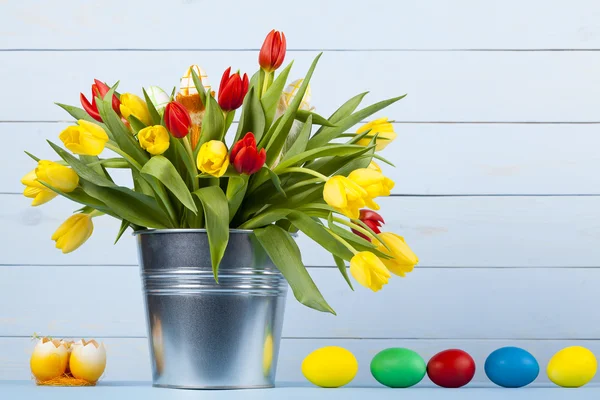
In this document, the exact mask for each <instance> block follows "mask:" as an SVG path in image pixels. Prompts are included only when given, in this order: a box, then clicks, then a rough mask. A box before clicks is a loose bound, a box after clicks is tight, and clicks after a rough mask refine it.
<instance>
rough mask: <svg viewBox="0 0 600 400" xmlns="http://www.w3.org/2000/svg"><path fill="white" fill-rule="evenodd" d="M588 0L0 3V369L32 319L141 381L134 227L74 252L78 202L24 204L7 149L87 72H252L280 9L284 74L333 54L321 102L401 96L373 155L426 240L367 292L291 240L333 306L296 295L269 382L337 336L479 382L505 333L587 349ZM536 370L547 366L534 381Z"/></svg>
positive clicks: (17, 364) (8, 371)
mask: <svg viewBox="0 0 600 400" xmlns="http://www.w3.org/2000/svg"><path fill="white" fill-rule="evenodd" d="M599 21H600V3H599V2H598V1H596V0H556V1H548V0H528V1H522V0H505V1H502V2H489V1H480V0H419V1H410V0H393V1H392V0H387V1H384V0H371V1H370V2H369V3H368V5H367V3H365V2H364V1H354V0H335V1H332V0H330V1H323V0H305V1H303V2H284V1H278V2H275V1H268V0H254V1H244V0H235V1H234V0H230V1H227V2H220V1H210V2H209V1H199V0H184V1H172V2H166V1H158V0H152V1H149V0H135V1H116V0H102V1H99V0H98V1H74V0H70V1H69V0H61V1H17V0H4V1H0V87H1V88H2V101H1V102H0V139H1V143H2V147H3V149H4V151H3V153H2V158H1V159H2V165H1V166H2V168H0V191H1V193H0V204H2V207H1V208H0V221H1V222H2V232H3V233H2V240H1V241H0V243H1V246H2V248H1V250H2V252H1V254H2V255H1V256H0V264H1V265H0V379H28V378H29V367H28V354H29V352H30V351H31V348H32V342H31V340H30V336H31V335H32V334H33V333H34V332H41V333H44V334H47V335H53V336H58V337H62V336H67V337H96V338H98V339H101V340H103V341H105V343H106V344H107V346H108V348H109V364H108V368H107V371H106V377H105V379H107V380H148V379H149V378H150V371H149V361H148V350H147V345H146V340H145V335H146V333H145V327H144V321H143V318H144V316H143V310H142V308H143V304H142V297H141V291H140V281H139V277H138V269H137V266H136V263H137V260H136V254H135V248H134V242H133V239H132V238H131V237H126V238H124V240H122V241H121V242H120V243H119V244H118V245H116V246H115V247H112V246H111V243H112V241H113V239H114V235H115V233H116V230H117V228H118V224H117V223H115V222H114V221H110V220H108V219H98V220H97V223H96V229H95V232H94V235H93V237H92V238H91V239H90V240H89V242H88V243H87V244H86V245H85V246H84V247H83V248H81V249H80V251H78V252H76V253H73V254H70V255H67V256H63V255H62V254H61V253H60V252H59V251H57V250H56V249H54V248H53V244H54V243H53V242H51V241H50V239H49V238H50V235H51V234H52V232H53V231H54V230H55V229H56V227H57V226H58V225H59V224H60V223H61V222H62V220H64V219H65V218H66V217H67V216H68V215H69V214H70V213H71V212H72V210H73V209H74V207H73V205H71V204H69V203H68V202H67V201H65V200H54V201H53V202H51V203H49V204H47V205H45V206H43V207H39V208H35V209H34V208H31V207H29V201H28V200H27V199H25V198H23V197H22V196H21V195H20V193H21V191H22V186H21V185H20V183H19V179H20V177H21V176H22V175H24V174H25V173H26V172H27V171H28V170H30V169H31V168H32V163H31V161H30V160H29V159H28V158H27V157H26V156H25V155H24V154H23V153H22V152H21V150H24V149H28V150H30V151H32V152H33V153H34V154H37V155H38V156H41V157H52V152H51V151H50V149H49V148H48V147H47V146H46V145H45V141H44V139H47V138H49V139H54V140H56V137H57V135H58V133H59V132H60V131H61V130H62V129H63V128H64V127H65V126H66V125H67V124H68V123H69V122H70V121H69V117H68V115H66V114H65V113H63V112H61V110H60V109H59V108H58V107H55V106H54V105H53V104H52V103H53V102H54V101H60V102H64V103H70V104H78V96H79V92H80V91H83V92H84V93H86V94H87V93H88V91H89V87H90V85H91V83H92V79H93V78H100V79H102V80H105V81H108V82H114V81H116V80H121V86H120V89H121V90H126V91H134V92H139V91H140V90H141V89H140V88H141V86H142V85H150V84H155V85H160V86H163V87H165V88H171V87H173V86H174V85H177V83H178V78H179V76H180V75H181V74H182V73H183V71H184V70H185V69H186V67H187V66H188V65H190V64H193V63H197V64H200V65H201V66H203V67H204V68H205V69H206V70H207V71H208V74H209V79H210V82H211V83H212V84H213V85H217V84H218V81H219V78H220V74H221V72H222V71H223V70H224V69H225V68H226V67H227V66H229V65H232V66H233V67H234V69H235V68H240V69H241V70H242V71H248V72H251V71H254V70H256V60H257V50H258V48H259V47H260V45H261V43H262V40H263V38H264V36H265V34H266V33H267V32H268V31H269V30H270V29H271V28H272V27H274V28H277V29H280V30H283V31H285V33H286V35H287V37H288V48H289V53H288V57H287V60H288V61H289V60H291V59H295V60H296V63H295V65H294V69H293V72H292V74H291V76H292V77H294V78H296V77H301V76H303V74H304V73H305V71H306V68H307V66H308V64H309V63H310V61H311V60H312V58H313V57H314V56H315V54H316V53H317V52H318V51H320V50H325V54H324V56H323V58H322V61H321V63H320V65H319V68H318V69H317V73H316V74H315V77H314V81H313V84H312V88H313V103H314V105H315V106H316V107H317V111H318V112H319V113H321V114H323V115H329V114H330V113H331V112H332V111H333V110H334V109H335V108H336V107H337V106H338V105H339V104H341V103H342V102H343V101H344V100H345V99H347V98H349V97H350V96H352V95H354V94H356V93H359V92H361V91H364V90H370V91H371V94H370V95H369V96H368V98H367V100H368V101H370V102H375V101H378V100H381V99H383V98H387V97H392V96H396V95H398V94H402V93H405V92H406V93H408V97H407V98H406V99H405V100H402V101H401V102H399V103H397V104H396V105H394V106H392V107H390V109H389V110H388V111H387V112H386V113H385V114H381V115H382V116H383V115H385V116H388V117H390V118H391V119H394V120H396V123H395V128H396V131H397V132H398V135H399V137H398V140H397V141H396V142H394V143H393V144H392V145H390V146H389V148H388V149H387V150H386V152H385V153H384V155H385V156H387V157H388V158H391V159H393V160H394V161H395V162H396V164H397V167H398V168H397V169H395V170H392V169H388V170H387V171H386V173H387V174H389V175H390V176H392V177H393V178H394V179H395V180H396V182H397V186H396V188H395V189H394V194H393V196H392V197H390V198H387V199H384V200H382V201H381V204H382V213H383V215H384V216H385V218H386V220H387V222H388V224H387V226H386V228H387V229H389V230H393V231H395V232H397V233H400V234H402V235H404V236H405V237H406V239H407V241H408V243H409V244H410V245H411V246H412V247H413V248H414V250H415V251H416V252H417V254H418V255H419V256H420V258H421V264H420V265H419V267H418V268H417V269H416V270H415V272H414V273H412V274H411V275H409V277H407V278H406V279H399V278H397V279H393V280H392V282H391V283H390V285H389V286H387V287H385V289H384V290H383V291H382V292H380V293H377V294H373V293H371V292H369V291H367V290H363V289H362V288H358V290H357V291H356V292H355V293H352V292H351V291H349V289H348V288H347V286H346V285H345V283H344V282H343V280H342V278H341V277H340V276H339V273H338V272H337V271H336V270H335V269H333V268H332V267H333V262H332V261H331V260H330V258H329V257H327V255H326V254H324V253H323V252H320V251H319V250H318V249H315V248H314V247H312V246H310V245H309V244H308V242H307V241H305V240H304V239H300V241H301V245H302V248H303V249H304V250H305V253H304V254H305V262H306V264H307V265H309V266H310V272H311V274H312V276H313V277H314V279H315V281H316V282H317V284H319V285H320V287H321V288H322V290H323V292H324V294H325V296H326V298H327V299H328V300H329V301H330V303H331V305H332V306H333V307H334V308H335V309H336V310H337V312H338V316H337V317H333V316H330V315H324V314H319V313H317V312H313V311H311V310H308V309H305V308H303V307H301V306H299V305H298V304H297V303H296V302H295V301H294V300H293V298H290V301H289V302H288V309H287V314H286V322H285V329H284V336H285V338H284V340H283V345H282V350H281V355H280V368H279V374H278V378H279V380H280V381H301V380H302V377H301V374H300V368H299V365H300V363H301V361H302V358H303V357H304V356H305V355H306V354H308V353H309V352H310V351H312V350H313V349H316V348H318V347H320V346H324V345H334V344H335V345H341V346H345V347H347V348H348V349H350V350H352V351H353V352H354V353H355V354H356V355H357V357H358V358H359V362H360V372H359V377H358V379H357V380H356V381H355V384H367V385H370V384H374V383H375V381H374V380H373V379H372V378H371V377H370V374H369V371H368V365H369V361H370V359H371V357H372V356H373V355H374V354H376V353H377V352H378V351H380V350H382V349H384V348H386V347H390V346H405V347H410V348H413V349H415V350H417V351H418V352H420V353H421V355H422V356H423V357H424V358H425V359H428V357H430V356H431V355H433V354H435V353H436V352H438V351H440V350H443V349H446V348H450V347H460V348H463V349H465V350H467V351H469V352H471V354H472V355H473V356H474V358H475V359H476V361H477V363H478V365H479V370H478V373H477V375H476V378H475V380H476V381H478V382H485V380H486V379H485V376H484V375H483V372H482V365H483V361H484V360H485V357H486V356H487V355H488V354H489V353H490V352H491V351H492V350H494V349H495V348H497V347H500V346H504V345H517V346H522V347H524V348H526V349H529V350H530V351H531V352H532V353H533V354H534V355H535V356H536V357H538V359H539V361H540V363H541V364H542V368H544V366H545V363H546V362H547V360H548V359H549V357H550V356H551V355H552V354H553V353H554V352H555V351H557V350H559V349H560V348H562V347H563V346H566V345H575V344H581V345H584V346H588V347H589V348H591V349H592V350H593V351H595V352H596V354H597V355H600V343H599V342H598V341H597V339H598V338H599V337H600V316H599V314H598V312H597V304H598V300H599V296H598V282H600V270H599V269H597V267H598V266H600V246H599V245H598V241H599V239H600V209H599V207H600V201H599V197H598V196H600V174H598V170H599V168H600V153H599V150H598V149H599V147H600V134H599V132H598V129H599V126H598V124H599V123H600V115H599V111H598V110H599V108H598V104H599V103H598V99H599V98H600V78H599V76H600V53H599V49H600V22H599ZM544 375H545V374H544V373H542V374H541V376H540V378H539V381H540V382H544V381H547V379H546V377H545V376H544Z"/></svg>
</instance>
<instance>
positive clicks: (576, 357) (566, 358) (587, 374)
mask: <svg viewBox="0 0 600 400" xmlns="http://www.w3.org/2000/svg"><path fill="white" fill-rule="evenodd" d="M597 368H598V363H597V361H596V357H594V353H592V352H591V351H589V350H588V349H586V348H585V347H581V346H572V347H566V348H564V349H562V350H561V351H559V352H558V353H556V354H555V355H554V356H552V358H551V359H550V362H549V363H548V367H547V368H546V373H547V374H548V378H549V379H550V380H551V381H552V382H554V383H555V384H557V385H558V386H562V387H580V386H583V385H585V384H586V383H588V382H589V381H591V380H592V378H593V377H594V375H596V369H597Z"/></svg>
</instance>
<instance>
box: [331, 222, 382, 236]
mask: <svg viewBox="0 0 600 400" xmlns="http://www.w3.org/2000/svg"><path fill="white" fill-rule="evenodd" d="M333 221H334V222H337V223H340V224H342V225H346V226H347V227H348V228H351V229H354V230H356V231H358V232H360V233H362V234H363V235H365V236H367V237H370V238H372V239H377V237H376V236H373V235H372V234H371V232H369V231H368V230H366V229H365V228H363V227H362V226H360V225H357V224H355V223H353V222H350V221H346V220H345V219H342V218H338V217H333Z"/></svg>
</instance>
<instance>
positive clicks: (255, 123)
mask: <svg viewBox="0 0 600 400" xmlns="http://www.w3.org/2000/svg"><path fill="white" fill-rule="evenodd" d="M265 126H266V125H265V114H264V112H263V109H262V106H261V105H260V99H259V98H258V94H257V93H256V87H251V88H250V90H249V91H248V94H247V95H246V97H245V98H244V104H243V105H242V116H241V117H240V122H239V125H238V130H237V133H236V135H235V139H234V141H233V142H234V143H235V142H237V141H238V140H240V139H241V138H242V137H244V135H245V134H246V133H248V132H252V133H254V137H255V138H256V142H257V143H258V142H260V139H261V138H262V136H263V134H264V132H265Z"/></svg>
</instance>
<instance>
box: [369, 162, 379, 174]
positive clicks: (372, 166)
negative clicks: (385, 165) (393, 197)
mask: <svg viewBox="0 0 600 400" xmlns="http://www.w3.org/2000/svg"><path fill="white" fill-rule="evenodd" d="M367 168H368V169H372V170H374V171H377V172H381V167H380V166H379V164H377V163H376V162H375V161H371V162H370V163H369V166H368V167H367Z"/></svg>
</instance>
